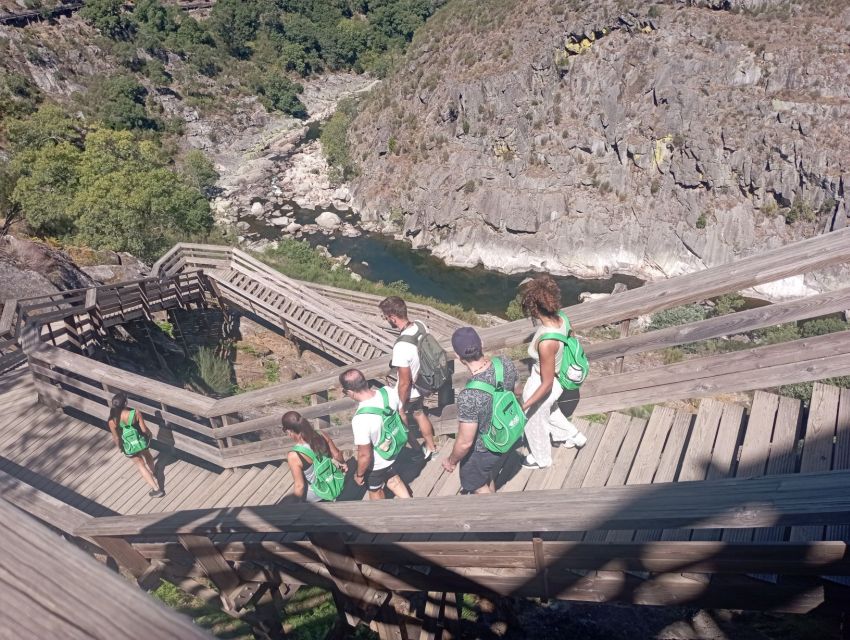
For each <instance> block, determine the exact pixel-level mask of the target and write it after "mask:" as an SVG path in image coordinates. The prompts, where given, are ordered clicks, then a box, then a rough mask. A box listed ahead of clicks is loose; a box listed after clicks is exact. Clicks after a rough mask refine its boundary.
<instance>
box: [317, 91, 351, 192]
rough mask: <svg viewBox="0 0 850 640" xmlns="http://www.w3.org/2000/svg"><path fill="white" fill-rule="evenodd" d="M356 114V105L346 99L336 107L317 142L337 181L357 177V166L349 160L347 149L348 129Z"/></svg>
mask: <svg viewBox="0 0 850 640" xmlns="http://www.w3.org/2000/svg"><path fill="white" fill-rule="evenodd" d="M356 114H357V104H356V103H355V102H354V100H352V99H350V98H346V99H345V100H341V101H340V103H339V104H338V105H337V108H336V111H335V112H334V114H333V115H332V116H331V117H330V119H329V120H328V121H327V122H326V123H325V125H324V126H323V127H322V133H321V135H320V136H319V140H320V141H321V143H322V153H323V154H324V155H325V158H326V159H327V161H328V164H330V165H331V167H333V169H334V173H335V176H333V177H335V178H336V180H337V181H343V180H349V179H351V178H352V177H354V176H355V175H357V166H356V165H355V164H354V161H353V160H352V159H351V156H350V154H349V148H348V128H349V126H351V121H352V120H353V119H354V116H355V115H356Z"/></svg>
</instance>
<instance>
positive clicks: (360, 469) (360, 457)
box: [354, 443, 374, 487]
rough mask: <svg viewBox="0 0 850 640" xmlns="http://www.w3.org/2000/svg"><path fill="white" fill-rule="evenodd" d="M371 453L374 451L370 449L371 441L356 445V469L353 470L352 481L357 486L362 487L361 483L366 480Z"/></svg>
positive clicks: (370, 463) (370, 462) (370, 464)
mask: <svg viewBox="0 0 850 640" xmlns="http://www.w3.org/2000/svg"><path fill="white" fill-rule="evenodd" d="M373 455H374V453H373V451H372V444H371V443H370V444H358V445H357V471H355V472H354V482H356V483H357V485H358V486H361V487H362V486H363V483H364V482H365V481H366V474H367V473H368V472H369V468H370V467H371V466H372V456H373Z"/></svg>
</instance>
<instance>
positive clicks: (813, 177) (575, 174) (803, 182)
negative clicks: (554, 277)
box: [349, 0, 850, 293]
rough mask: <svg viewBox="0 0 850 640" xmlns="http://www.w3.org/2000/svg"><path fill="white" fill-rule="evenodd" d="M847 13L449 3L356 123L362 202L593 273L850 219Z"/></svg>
mask: <svg viewBox="0 0 850 640" xmlns="http://www.w3.org/2000/svg"><path fill="white" fill-rule="evenodd" d="M694 5H702V6H694ZM848 24H850V3H848V2H847V1H846V0H836V1H831V2H830V1H827V0H822V1H813V2H806V3H799V4H793V5H792V4H789V3H788V2H785V1H782V0H764V1H762V2H752V1H744V0H740V1H735V0H722V1H714V0H706V1H703V2H691V3H688V4H685V3H683V2H665V3H655V4H650V3H644V2H631V3H630V2H622V1H621V2H612V1H601V2H589V1H581V0H569V1H563V0H562V1H560V2H557V1H555V2H553V1H551V0H526V2H523V3H516V2H509V1H507V0H497V1H493V2H489V3H486V11H485V10H484V9H483V5H482V3H477V2H473V1H472V0H453V1H452V2H450V3H449V4H448V5H446V6H445V7H443V8H442V9H441V10H440V11H438V12H437V13H436V14H435V15H434V17H433V18H432V19H431V20H430V21H429V22H428V23H427V24H426V25H425V27H423V28H422V29H421V30H420V31H419V32H418V33H417V36H416V38H415V39H414V42H413V45H412V46H411V48H410V50H409V52H408V56H407V59H406V62H405V64H403V65H402V66H401V68H400V69H399V70H398V72H397V73H396V74H395V75H394V76H392V77H391V78H390V79H389V80H388V81H387V82H386V83H385V84H384V85H383V86H382V87H381V89H380V90H378V91H376V92H374V93H373V95H372V96H371V98H370V99H369V100H368V101H365V102H364V103H363V105H362V106H361V111H360V113H359V115H358V116H357V118H356V119H355V121H354V122H353V124H352V126H351V128H350V130H349V143H350V155H351V157H352V159H353V160H354V161H355V162H356V163H358V165H359V177H357V178H355V180H354V183H353V193H354V201H355V205H356V208H358V209H360V210H361V211H362V212H363V217H364V220H365V221H366V222H367V223H368V224H371V225H373V226H376V227H382V228H395V229H398V228H399V227H402V228H403V231H404V232H405V234H406V235H407V236H408V237H409V238H411V239H412V241H413V243H414V245H416V246H420V247H428V248H430V249H431V250H432V251H434V252H435V253H436V254H437V255H439V256H441V257H443V258H445V259H446V260H447V261H448V262H451V263H454V264H459V265H474V264H477V263H483V264H484V265H486V266H488V267H491V268H496V269H502V270H507V271H521V270H527V269H530V268H533V269H547V270H550V271H553V272H560V273H573V274H577V275H583V276H599V275H603V274H608V273H610V272H612V271H619V272H628V273H633V274H636V275H640V276H646V277H660V276H670V275H675V274H678V273H681V272H685V271H691V270H694V269H697V268H701V267H702V266H707V265H713V264H717V263H720V262H725V261H727V260H729V259H730V258H731V257H732V256H739V255H743V254H747V253H749V252H752V251H758V250H761V249H764V248H765V247H770V246H775V245H777V244H781V243H784V242H787V241H789V240H791V239H793V238H799V237H804V236H810V235H813V234H816V233H820V232H822V231H823V230H824V229H829V228H833V227H840V226H844V225H845V224H847V222H848V220H847V216H848V214H850V208H848V206H847V205H845V204H844V202H843V199H844V197H845V190H846V189H847V187H848V184H850V160H848V158H850V28H848V27H847V25H848ZM798 284H802V281H801V282H800V283H798ZM785 292H786V293H787V292H790V290H789V289H788V288H787V285H786V290H785Z"/></svg>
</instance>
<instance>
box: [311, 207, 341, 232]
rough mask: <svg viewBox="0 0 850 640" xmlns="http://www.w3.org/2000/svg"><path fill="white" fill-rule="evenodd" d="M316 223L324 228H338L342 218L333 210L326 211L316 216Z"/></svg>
mask: <svg viewBox="0 0 850 640" xmlns="http://www.w3.org/2000/svg"><path fill="white" fill-rule="evenodd" d="M316 224H317V225H319V226H320V227H322V229H336V228H337V227H339V225H341V224H342V218H340V217H339V216H338V215H336V214H335V213H334V212H333V211H325V212H324V213H321V214H319V215H318V216H317V217H316Z"/></svg>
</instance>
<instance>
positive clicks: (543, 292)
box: [520, 275, 587, 469]
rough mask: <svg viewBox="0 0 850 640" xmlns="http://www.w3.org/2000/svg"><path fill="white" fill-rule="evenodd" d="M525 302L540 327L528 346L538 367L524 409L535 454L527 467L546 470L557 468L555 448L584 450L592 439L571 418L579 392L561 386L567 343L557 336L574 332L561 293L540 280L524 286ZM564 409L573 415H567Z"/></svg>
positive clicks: (526, 392) (548, 279)
mask: <svg viewBox="0 0 850 640" xmlns="http://www.w3.org/2000/svg"><path fill="white" fill-rule="evenodd" d="M520 297H521V304H522V310H523V312H524V313H525V315H526V316H528V317H530V318H531V320H532V322H533V323H534V324H538V323H539V324H540V326H539V327H538V328H537V331H536V332H535V333H534V337H533V338H532V339H531V343H530V344H529V345H528V355H529V356H530V357H531V359H532V360H533V364H532V368H531V375H530V376H529V378H528V380H527V381H526V383H525V388H524V389H523V392H522V408H523V411H525V412H526V415H527V416H528V424H527V425H526V426H525V439H526V442H528V448H529V451H530V453H529V454H528V456H526V458H525V461H524V462H523V463H522V466H523V467H525V468H527V469H544V468H546V467H548V466H550V465H551V464H552V446H556V447H560V446H564V447H579V448H580V447H583V446H584V444H585V443H586V442H587V438H586V437H585V436H584V435H583V434H582V433H580V432H579V430H578V429H577V428H576V427H575V425H574V424H573V423H572V422H570V421H569V419H568V417H567V416H568V415H572V410H573V409H574V408H575V405H576V404H577V402H578V389H577V388H575V389H565V388H564V387H563V386H562V384H561V383H559V381H558V377H559V372H560V371H561V364H562V360H563V358H564V343H563V342H561V341H559V340H558V339H557V336H561V337H566V336H568V335H570V333H571V330H570V326H569V321H568V320H567V317H566V315H561V314H560V311H561V289H560V288H559V287H558V283H557V282H555V280H554V279H553V278H552V277H551V276H549V275H540V276H537V277H535V278H533V279H531V280H529V281H527V282H525V283H524V284H523V285H521V286H520ZM582 356H583V353H582ZM585 363H586V361H585ZM585 375H586V371H585ZM559 405H560V406H563V407H564V409H565V410H566V411H567V412H568V413H567V414H564V413H563V411H562V409H561V408H560V406H559ZM550 436H551V440H552V442H551V444H550Z"/></svg>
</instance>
